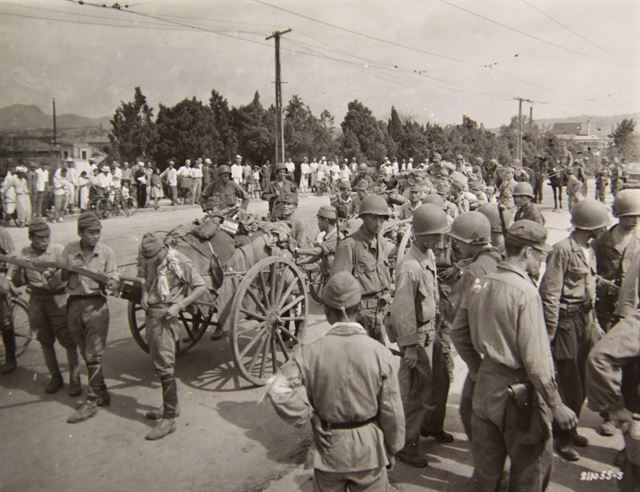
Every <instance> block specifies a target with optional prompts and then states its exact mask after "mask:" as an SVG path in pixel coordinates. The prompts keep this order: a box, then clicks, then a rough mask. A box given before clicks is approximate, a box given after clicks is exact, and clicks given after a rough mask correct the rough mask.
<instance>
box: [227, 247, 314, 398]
mask: <svg viewBox="0 0 640 492" xmlns="http://www.w3.org/2000/svg"><path fill="white" fill-rule="evenodd" d="M305 280H306V279H305V275H304V274H303V273H302V272H301V271H300V269H299V268H298V267H297V266H296V265H295V264H294V263H293V261H291V260H289V259H287V258H281V257H277V256H270V257H268V258H264V259H263V260H260V261H259V262H258V263H256V264H255V265H254V266H253V267H252V268H251V269H250V270H249V271H248V272H247V273H246V275H245V276H244V278H243V279H242V281H241V282H240V284H239V285H238V289H237V290H236V293H235V295H234V297H233V302H232V304H231V314H230V327H231V328H230V334H229V337H230V339H229V341H230V343H231V345H232V348H233V360H234V361H235V364H236V366H237V367H238V369H239V370H240V373H241V374H242V376H244V377H245V378H246V379H247V380H248V381H249V382H251V383H253V384H255V385H258V386H261V385H264V384H265V383H266V382H267V379H268V378H269V376H271V375H272V374H274V373H275V372H276V371H277V370H278V368H279V367H280V366H281V365H282V364H283V363H284V362H286V361H287V360H289V357H290V356H291V351H292V350H293V347H294V346H295V345H296V344H298V343H300V342H301V341H302V340H303V338H304V331H305V321H306V318H307V310H308V304H309V291H308V288H307V284H306V282H305Z"/></svg>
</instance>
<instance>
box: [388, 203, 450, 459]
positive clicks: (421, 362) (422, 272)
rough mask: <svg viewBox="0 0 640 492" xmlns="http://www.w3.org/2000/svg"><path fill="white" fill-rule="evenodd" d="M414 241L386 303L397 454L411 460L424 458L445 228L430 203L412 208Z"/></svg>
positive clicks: (444, 218) (437, 209) (440, 214)
mask: <svg viewBox="0 0 640 492" xmlns="http://www.w3.org/2000/svg"><path fill="white" fill-rule="evenodd" d="M412 228H413V234H414V242H413V244H412V245H411V248H410V249H409V251H408V252H407V254H406V255H404V257H403V258H402V260H401V262H400V263H399V264H398V266H397V270H396V295H395V297H394V300H393V304H392V305H391V315H390V331H391V333H392V337H393V338H394V339H395V340H397V342H398V346H399V347H400V351H401V353H402V361H401V363H400V372H399V375H398V377H399V380H400V393H401V395H402V404H403V407H404V413H405V422H406V437H405V447H404V449H403V450H402V451H400V452H399V453H398V458H399V459H400V460H402V461H404V462H406V463H408V464H410V465H412V466H416V467H425V466H427V464H428V462H427V459H426V457H425V456H424V455H423V454H420V453H419V446H418V444H419V439H420V428H421V425H422V421H423V418H424V416H425V413H426V411H427V406H426V402H427V400H428V398H429V390H430V385H431V381H432V378H431V363H430V361H429V355H428V353H427V347H429V345H430V344H431V343H432V342H433V339H434V337H435V333H436V315H437V313H438V281H437V274H436V258H435V254H434V250H435V249H436V247H437V246H438V245H439V244H440V243H441V241H442V235H443V234H444V233H446V232H447V231H448V230H449V223H448V221H447V215H446V214H445V213H444V211H443V210H442V209H441V208H440V207H438V206H436V205H432V204H426V205H421V206H420V207H418V209H417V210H416V211H415V213H414V214H413V218H412Z"/></svg>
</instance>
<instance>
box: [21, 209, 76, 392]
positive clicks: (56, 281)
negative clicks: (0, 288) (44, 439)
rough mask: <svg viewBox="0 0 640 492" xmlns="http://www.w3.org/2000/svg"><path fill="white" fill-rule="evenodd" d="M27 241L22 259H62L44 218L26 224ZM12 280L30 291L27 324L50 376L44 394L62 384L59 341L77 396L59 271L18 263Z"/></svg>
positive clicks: (73, 353)
mask: <svg viewBox="0 0 640 492" xmlns="http://www.w3.org/2000/svg"><path fill="white" fill-rule="evenodd" d="M29 240H30V242H31V244H30V245H29V246H26V247H25V248H23V249H22V251H21V252H20V256H22V257H23V258H25V259H27V260H29V261H34V262H38V261H53V262H59V261H60V260H61V258H62V250H63V247H62V245H60V244H56V243H51V241H50V240H51V230H50V229H49V226H48V224H47V223H46V221H45V220H44V219H34V220H33V222H31V223H30V224H29ZM11 281H12V283H13V285H15V286H16V287H21V286H23V285H26V286H27V287H28V290H29V294H30V295H29V313H28V314H29V325H30V326H31V329H32V330H33V331H34V332H35V333H36V337H37V338H38V341H39V342H40V345H41V347H42V355H43V357H44V361H45V364H46V365H47V369H48V370H49V374H50V375H51V380H50V381H49V383H48V384H47V387H46V388H45V393H56V392H57V391H58V390H59V389H60V388H62V385H63V379H62V375H61V374H60V366H59V365H58V359H57V357H56V351H55V348H54V343H55V341H56V340H58V342H59V343H60V345H62V346H63V347H64V348H65V350H66V352H67V361H68V363H69V396H78V395H79V394H80V393H81V392H82V386H81V385H80V366H79V363H78V350H77V347H76V344H75V342H74V340H73V337H72V335H71V333H70V332H69V329H68V328H67V314H66V297H65V292H64V291H65V285H64V283H63V282H62V277H61V274H60V271H59V270H58V271H57V273H53V272H49V271H47V272H40V271H38V270H35V269H32V268H24V267H20V266H17V267H15V268H14V269H12V271H11Z"/></svg>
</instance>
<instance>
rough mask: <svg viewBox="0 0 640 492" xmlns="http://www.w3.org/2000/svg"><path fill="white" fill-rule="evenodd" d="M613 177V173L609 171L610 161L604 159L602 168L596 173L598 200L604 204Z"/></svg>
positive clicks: (596, 197) (601, 164)
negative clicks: (610, 179)
mask: <svg viewBox="0 0 640 492" xmlns="http://www.w3.org/2000/svg"><path fill="white" fill-rule="evenodd" d="M610 177H611V171H610V170H609V159H607V158H606V157H603V158H602V162H601V163H600V167H599V168H598V170H597V171H596V175H595V178H596V196H595V199H596V200H600V201H601V202H603V203H604V200H605V196H606V194H607V185H608V184H609V178H610Z"/></svg>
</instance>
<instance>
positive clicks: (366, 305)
mask: <svg viewBox="0 0 640 492" xmlns="http://www.w3.org/2000/svg"><path fill="white" fill-rule="evenodd" d="M359 216H360V218H361V219H362V226H361V227H360V229H358V230H357V231H356V232H355V233H354V234H352V235H351V236H349V237H348V238H347V239H345V240H344V241H340V244H339V245H338V249H337V250H336V258H335V260H334V262H333V274H336V273H338V272H349V273H351V274H353V276H354V277H355V278H356V279H357V280H358V282H360V286H361V287H362V300H361V302H360V311H359V313H358V318H357V320H358V322H359V323H360V324H361V325H362V326H364V328H365V330H367V333H369V335H370V336H372V337H373V338H375V339H377V340H378V341H380V342H383V341H384V334H383V331H384V329H383V326H382V320H383V319H384V316H385V314H386V312H387V310H388V302H389V288H390V287H391V271H390V269H389V257H388V254H389V249H390V248H389V247H388V246H389V245H388V244H387V243H385V241H384V239H383V237H382V234H381V232H382V226H383V224H384V222H385V221H386V220H387V219H388V218H389V208H388V207H387V202H386V201H385V199H384V198H383V197H382V196H380V195H369V196H367V197H366V198H365V199H364V200H362V203H361V205H360V213H359Z"/></svg>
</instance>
